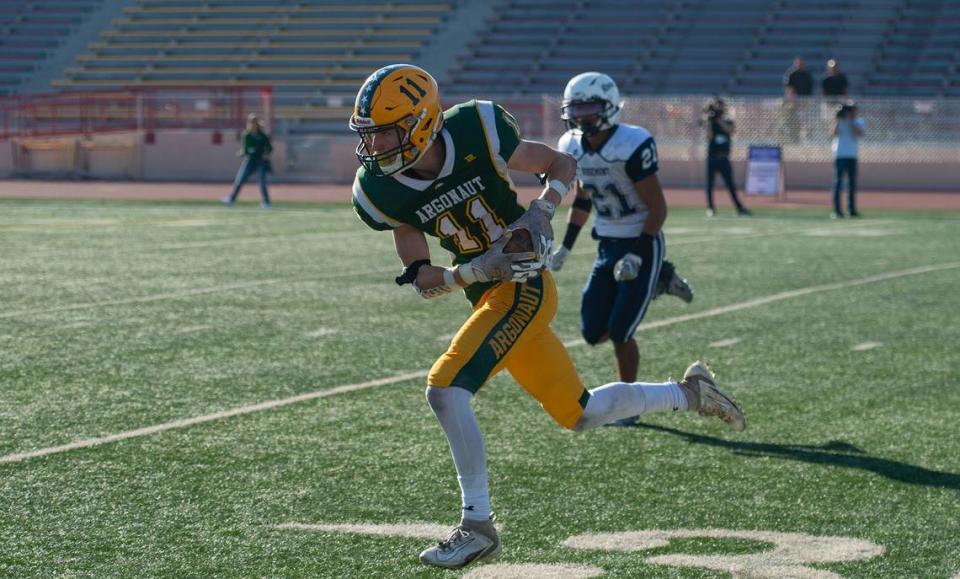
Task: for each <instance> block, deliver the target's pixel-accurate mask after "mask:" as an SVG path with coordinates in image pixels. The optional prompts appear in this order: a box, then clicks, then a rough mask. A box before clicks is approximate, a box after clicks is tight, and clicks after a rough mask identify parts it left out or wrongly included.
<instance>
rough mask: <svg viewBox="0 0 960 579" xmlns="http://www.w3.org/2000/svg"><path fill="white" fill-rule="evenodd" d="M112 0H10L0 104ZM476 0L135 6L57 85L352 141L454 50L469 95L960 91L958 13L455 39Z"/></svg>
mask: <svg viewBox="0 0 960 579" xmlns="http://www.w3.org/2000/svg"><path fill="white" fill-rule="evenodd" d="M102 1H103V0H70V1H68V0H36V1H28V0H9V1H7V2H3V3H2V4H0V31H2V32H4V34H3V36H2V37H0V94H5V93H11V92H16V91H17V90H18V88H17V87H20V86H22V81H23V79H24V78H26V77H29V76H30V75H32V74H34V72H35V70H36V65H37V62H40V61H42V60H43V59H44V58H47V57H48V55H49V54H51V53H52V52H53V51H55V50H56V49H57V46H60V45H62V38H63V37H64V36H65V35H66V36H68V35H69V34H70V33H71V30H73V29H74V28H75V27H76V25H77V23H78V22H81V21H83V19H84V18H85V17H86V16H87V15H88V14H89V13H90V12H91V11H94V10H96V7H97V6H98V5H99V4H100V3H101V2H102ZM477 1H479V0H446V1H440V2H430V1H429V0H426V1H425V0H406V1H403V0H401V1H382V0H353V1H348V0H332V1H325V0H277V1H272V0H124V2H123V3H121V4H116V5H114V6H115V8H114V14H121V13H120V9H121V7H123V6H125V8H123V12H122V16H121V17H119V18H115V19H113V20H112V21H109V22H108V18H104V17H101V21H102V22H99V23H98V22H96V21H95V20H91V21H90V22H91V23H92V24H91V25H89V26H88V28H91V27H92V26H94V25H96V26H97V27H96V28H94V29H93V30H94V32H92V33H91V34H90V35H88V36H87V38H88V39H89V38H92V36H93V34H96V33H97V32H96V31H99V34H100V37H99V38H97V39H96V41H95V42H91V43H90V44H89V45H88V46H87V50H86V52H83V53H81V54H79V56H76V57H75V58H74V57H73V56H72V55H71V56H69V58H70V60H72V61H73V62H71V63H70V64H69V65H68V66H66V67H65V68H62V74H61V75H60V76H59V77H58V78H56V79H55V80H53V83H52V85H53V87H54V88H55V89H57V90H62V91H103V90H117V89H122V88H130V87H169V88H174V87H185V86H193V87H204V86H207V87H222V86H238V87H264V86H270V87H272V88H273V92H274V95H275V102H276V107H275V109H274V114H275V116H276V117H277V118H279V119H283V120H285V121H288V126H289V127H290V130H291V131H292V132H299V133H303V134H306V133H311V132H328V131H341V130H342V128H343V121H344V119H345V118H346V117H347V116H348V115H349V110H350V104H351V102H350V100H351V99H350V95H352V94H353V93H354V92H355V91H356V88H357V87H358V86H359V85H360V84H361V83H362V81H363V79H364V78H365V77H366V76H367V75H368V74H369V73H370V72H371V71H372V70H375V69H376V68H379V67H380V66H383V65H384V64H387V63H391V62H403V61H406V62H413V63H415V64H416V63H419V62H420V61H421V59H423V58H424V57H425V55H427V54H428V52H427V51H426V50H425V49H426V48H427V47H429V48H430V51H433V52H437V51H441V52H444V53H445V54H449V55H451V57H450V59H449V61H448V64H447V65H445V66H444V67H438V68H444V70H432V72H434V74H435V75H436V76H437V77H438V78H442V79H443V89H444V94H447V95H457V97H461V96H469V95H486V96H491V97H515V96H535V95H541V94H552V95H556V94H559V93H560V92H561V91H562V90H563V87H564V85H565V84H566V81H567V80H568V79H569V78H570V77H572V76H574V75H575V74H577V73H579V72H583V71H585V70H590V69H592V70H601V71H604V72H606V73H608V74H610V75H611V76H613V77H614V78H615V79H616V80H617V81H618V83H619V84H620V87H621V90H622V92H623V93H624V94H631V95H644V94H649V95H690V94H706V93H723V94H728V95H732V96H764V95H768V96H779V95H780V94H782V78H783V74H784V71H785V70H786V68H787V67H788V66H789V65H790V62H791V61H792V59H793V57H794V56H796V55H802V56H804V57H805V58H806V60H807V63H808V67H809V69H810V70H811V72H812V73H813V75H814V77H815V78H817V80H819V77H820V75H821V74H822V70H823V66H824V64H825V62H826V61H827V59H829V58H836V59H838V60H839V61H840V65H841V70H842V71H844V72H845V73H846V74H847V75H848V76H849V78H850V81H851V94H853V95H856V96H861V95H862V96H873V95H881V96H915V97H934V98H935V97H945V96H960V75H958V72H960V3H957V2H949V1H946V0H839V1H828V0H726V1H724V2H720V1H719V0H686V1H681V2H669V3H663V2H658V1H657V0H497V2H496V3H495V7H494V8H495V9H494V10H490V11H488V12H487V13H488V14H492V16H491V17H490V18H489V19H488V20H486V19H484V20H483V21H481V20H478V22H482V25H480V26H478V27H476V31H475V32H473V33H470V34H465V35H462V36H458V35H457V34H453V35H451V34H450V32H451V31H452V30H453V28H455V26H454V25H452V24H451V22H454V21H455V20H456V18H455V16H456V14H457V12H458V11H460V12H461V13H465V10H466V9H467V8H466V7H469V6H474V4H473V3H474V2H477ZM101 24H103V25H105V26H106V27H105V28H104V29H101V28H100V26H101ZM438 38H445V39H446V40H443V42H441V43H440V44H439V45H438V44H437V39H438ZM83 42H84V43H86V42H87V40H84V41H83ZM61 52H63V53H66V51H61ZM61 59H62V55H61ZM51 62H52V61H51ZM62 66H63V65H62V63H60V64H57V65H56V70H57V71H60V70H61V67H62ZM44 82H46V81H44ZM285 95H288V96H289V98H286V97H285Z"/></svg>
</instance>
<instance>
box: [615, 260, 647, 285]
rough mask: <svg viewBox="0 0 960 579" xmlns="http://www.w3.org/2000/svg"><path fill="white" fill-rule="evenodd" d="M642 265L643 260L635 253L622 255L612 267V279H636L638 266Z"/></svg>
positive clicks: (638, 271) (638, 270) (638, 273)
mask: <svg viewBox="0 0 960 579" xmlns="http://www.w3.org/2000/svg"><path fill="white" fill-rule="evenodd" d="M642 264H643V258H642V257H640V256H639V255H637V254H636V253H628V254H626V255H624V256H623V257H621V258H620V260H619V261H617V263H616V264H614V266H613V279H615V280H617V281H630V280H634V279H637V276H638V275H640V266H641V265H642Z"/></svg>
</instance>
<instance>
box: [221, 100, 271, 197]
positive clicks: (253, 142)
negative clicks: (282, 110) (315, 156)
mask: <svg viewBox="0 0 960 579" xmlns="http://www.w3.org/2000/svg"><path fill="white" fill-rule="evenodd" d="M242 140H243V150H242V151H238V152H237V154H238V155H242V156H243V162H242V163H240V169H239V170H238V171H237V177H236V179H234V181H233V191H231V192H230V195H228V196H227V197H224V198H223V202H224V203H225V204H226V205H233V204H234V203H235V202H236V201H237V196H238V195H239V194H240V188H241V187H243V184H244V183H246V181H247V179H249V178H250V175H252V174H253V173H254V172H255V171H256V172H258V173H259V175H260V196H261V198H262V199H261V202H260V207H262V208H264V209H269V208H270V194H269V192H268V191H267V173H269V172H270V171H271V167H270V153H272V152H273V145H272V144H271V143H270V136H269V135H267V133H266V131H264V130H263V122H262V121H261V120H260V118H259V117H257V115H256V114H255V113H250V115H249V116H248V117H247V130H245V131H244V132H243V137H242Z"/></svg>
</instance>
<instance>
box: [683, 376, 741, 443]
mask: <svg viewBox="0 0 960 579" xmlns="http://www.w3.org/2000/svg"><path fill="white" fill-rule="evenodd" d="M716 380H717V378H716V376H714V374H713V371H711V370H710V368H708V367H707V365H706V364H704V363H703V362H701V361H699V360H697V361H696V362H694V363H693V364H690V367H689V368H687V371H686V372H684V373H683V380H681V381H680V388H681V389H682V390H683V391H684V394H686V396H687V402H688V404H689V409H690V410H693V411H696V412H697V413H698V414H700V416H716V417H717V418H719V419H720V420H723V421H724V422H726V423H727V424H729V425H730V427H731V428H733V429H734V430H736V431H737V432H741V431H743V430H745V429H746V428H747V418H746V416H745V415H744V414H743V408H742V407H741V406H740V403H739V402H737V399H736V398H734V397H733V396H729V395H728V394H725V393H724V392H723V390H720V388H718V387H717V383H716Z"/></svg>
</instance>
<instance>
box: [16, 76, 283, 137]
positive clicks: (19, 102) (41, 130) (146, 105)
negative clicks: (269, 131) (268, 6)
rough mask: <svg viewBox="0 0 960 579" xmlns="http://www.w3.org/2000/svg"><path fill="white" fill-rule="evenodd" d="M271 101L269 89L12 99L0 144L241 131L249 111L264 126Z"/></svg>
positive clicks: (186, 88)
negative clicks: (187, 131)
mask: <svg viewBox="0 0 960 579" xmlns="http://www.w3.org/2000/svg"><path fill="white" fill-rule="evenodd" d="M272 102H273V92H272V89H271V88H270V87H262V88H257V87H253V88H251V87H222V88H220V87H218V88H206V87H205V88H196V87H190V86H184V87H173V88H168V87H164V88H162V89H149V88H138V89H132V90H125V91H117V92H84V93H48V94H39V95H14V96H10V97H2V98H0V140H4V139H13V138H31V137H53V136H62V135H81V136H89V135H94V134H97V133H107V132H129V131H142V132H144V133H145V134H146V135H147V138H151V135H152V133H153V132H154V131H157V130H160V129H213V130H215V131H224V132H226V131H231V130H233V131H241V130H243V127H244V124H245V122H246V116H247V114H249V113H253V112H255V113H257V114H258V115H260V116H261V117H262V118H263V119H264V120H265V122H266V123H267V125H268V126H269V124H270V121H271V120H272Z"/></svg>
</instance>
